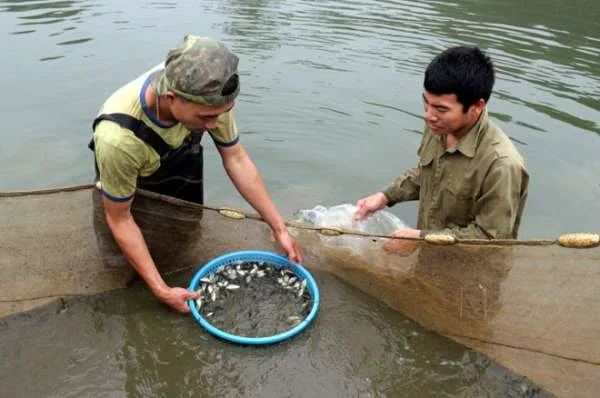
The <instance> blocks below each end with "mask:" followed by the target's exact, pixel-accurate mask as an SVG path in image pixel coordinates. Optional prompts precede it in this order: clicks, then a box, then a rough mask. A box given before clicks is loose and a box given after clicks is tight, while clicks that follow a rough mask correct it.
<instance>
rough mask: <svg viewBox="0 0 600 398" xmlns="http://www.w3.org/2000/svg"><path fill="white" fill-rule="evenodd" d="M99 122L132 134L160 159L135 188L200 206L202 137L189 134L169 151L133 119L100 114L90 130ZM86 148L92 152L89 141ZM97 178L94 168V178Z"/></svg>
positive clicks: (201, 192)
mask: <svg viewBox="0 0 600 398" xmlns="http://www.w3.org/2000/svg"><path fill="white" fill-rule="evenodd" d="M102 120H110V121H111V122H114V123H117V124H118V125H119V126H121V127H123V128H126V129H128V130H130V131H132V132H133V133H134V134H135V136H136V137H138V138H139V139H140V140H142V141H144V142H145V143H146V144H148V145H150V146H151V147H152V148H153V149H154V150H155V151H156V153H158V155H159V156H160V167H159V168H158V169H157V170H156V171H155V172H154V173H153V174H151V175H149V176H147V177H138V179H137V186H138V187H139V188H142V189H145V190H148V191H152V192H156V193H159V194H162V195H167V196H172V197H175V198H178V199H182V200H186V201H188V202H195V203H200V204H202V203H203V201H204V185H203V157H202V145H201V144H200V141H201V139H202V133H197V132H192V134H191V135H190V137H188V138H187V139H186V140H185V141H184V142H183V143H182V144H181V146H179V148H175V149H172V148H171V147H170V146H169V145H168V144H167V143H166V142H165V141H164V140H163V139H162V138H161V136H160V135H158V133H156V132H155V131H154V130H152V129H151V128H150V127H148V126H147V125H146V124H145V123H144V122H142V121H141V120H139V119H136V118H134V117H133V116H130V115H127V114H124V113H111V114H102V115H100V116H98V117H97V118H96V119H95V120H94V124H93V128H94V129H95V128H96V125H97V124H98V123H99V122H100V121H102ZM88 147H89V148H90V149H91V150H92V151H93V150H94V140H93V139H92V141H91V142H90V144H89V145H88ZM98 174H99V173H98V165H97V164H96V175H97V177H98Z"/></svg>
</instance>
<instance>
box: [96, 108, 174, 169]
mask: <svg viewBox="0 0 600 398" xmlns="http://www.w3.org/2000/svg"><path fill="white" fill-rule="evenodd" d="M102 120H110V121H111V122H113V123H117V124H118V125H119V126H121V127H123V128H126V129H128V130H131V131H132V132H133V133H134V134H135V136H136V137H138V138H139V139H140V140H142V141H144V142H145V143H146V144H148V145H150V146H151V147H152V148H153V149H154V150H155V151H156V153H158V156H160V157H161V158H162V157H163V156H164V155H165V154H167V153H168V152H169V151H170V150H171V147H170V146H169V145H168V144H167V143H166V142H165V141H164V140H163V139H162V138H161V136H160V135H158V133H157V132H156V131H154V130H152V129H151V128H150V127H148V125H146V123H144V122H142V121H141V120H139V119H136V118H134V117H133V116H130V115H127V114H125V113H110V114H102V115H100V116H98V117H97V118H96V119H94V124H93V125H92V130H94V129H95V128H96V125H97V124H98V123H100V122H101V121H102ZM88 148H90V149H91V150H92V151H93V150H94V139H93V138H92V140H91V141H90V143H89V145H88Z"/></svg>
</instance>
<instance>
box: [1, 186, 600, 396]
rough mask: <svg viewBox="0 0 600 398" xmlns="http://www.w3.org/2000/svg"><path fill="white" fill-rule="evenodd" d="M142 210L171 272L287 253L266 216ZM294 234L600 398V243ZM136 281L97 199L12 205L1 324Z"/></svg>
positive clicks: (352, 271)
mask: <svg viewBox="0 0 600 398" xmlns="http://www.w3.org/2000/svg"><path fill="white" fill-rule="evenodd" d="M133 211H134V217H135V219H136V221H137V223H138V224H139V225H140V227H141V229H142V231H143V233H144V237H145V238H146V241H147V242H148V244H149V247H150V251H151V253H152V255H153V258H154V259H155V261H156V263H157V264H158V267H159V269H160V270H161V272H164V273H168V272H171V271H174V270H177V269H180V268H182V267H189V268H197V267H198V266H200V265H202V264H204V263H206V262H208V261H209V260H211V259H214V258H216V257H218V256H221V255H223V254H226V253H230V252H232V251H238V250H266V251H275V252H278V251H279V247H278V246H277V245H276V243H275V242H274V240H273V239H272V236H271V231H270V229H269V228H268V226H267V225H266V224H265V223H264V222H263V221H262V220H260V219H259V218H258V217H255V216H252V215H245V214H243V213H240V212H236V211H232V210H227V209H215V208H211V207H203V206H199V205H195V204H191V203H186V202H182V201H178V200H174V199H170V198H165V197H161V196H159V195H155V194H151V193H144V192H140V193H139V194H138V195H137V196H136V198H135V200H134V207H133ZM224 215H226V217H225V216H224ZM288 225H289V229H290V232H291V233H292V235H294V237H295V238H296V239H297V241H298V242H299V243H300V245H301V246H302V249H303V254H304V258H305V262H304V265H305V266H306V267H308V268H313V269H319V270H324V271H328V272H331V273H332V274H335V275H336V276H337V277H339V278H341V279H343V280H344V281H346V282H348V283H349V284H352V285H354V286H356V287H358V288H360V289H361V290H363V291H365V292H367V293H369V294H370V295H372V296H374V297H376V298H377V299H379V300H381V301H382V302H385V303H386V304H388V305H389V306H390V307H392V308H394V309H396V310H398V311H401V312H403V313H404V314H405V315H407V316H408V317H410V318H412V319H414V320H415V321H417V322H419V323H420V324H421V325H423V326H425V327H427V328H429V329H431V330H434V331H436V332H438V333H440V334H442V335H445V336H448V337H450V338H452V339H454V340H455V341H458V342H460V343H462V344H465V345H467V346H469V347H472V348H474V349H476V350H478V351H480V352H482V353H484V354H487V355H488V356H490V357H491V358H492V359H495V360H496V361H498V362H499V363H501V364H502V365H504V366H506V367H507V368H509V369H511V370H513V371H515V372H517V373H520V374H523V375H525V376H527V377H529V378H530V379H531V380H533V381H534V382H536V383H538V384H539V385H540V386H542V387H543V388H545V389H547V390H549V391H551V392H553V393H555V394H557V395H559V396H578V397H582V396H595V395H596V392H597V391H598V390H600V342H599V341H598V336H599V335H600V312H599V311H597V306H598V302H599V299H600V248H599V247H598V236H597V235H590V236H588V237H575V238H564V237H561V239H557V240H555V241H554V240H544V241H541V240H540V241H512V240H503V241H478V240H461V241H452V240H445V239H434V238H435V237H428V238H426V240H409V239H392V238H390V237H389V236H383V235H375V234H368V233H360V232H351V231H344V230H341V231H340V230H339V229H336V228H328V227H326V226H315V225H306V224H298V223H292V222H289V223H288ZM438 238H439V237H438ZM563 238H564V239H563ZM577 242H579V243H577ZM565 246H568V247H565ZM578 247H579V248H578ZM583 247H586V248H583ZM133 275H134V273H133V271H132V268H131V267H130V266H129V265H128V264H127V262H126V260H125V259H124V258H123V257H122V255H121V254H120V251H119V249H118V247H117V246H116V244H115V242H114V240H113V238H112V236H111V234H110V232H109V231H108V228H107V226H106V223H105V221H104V215H103V211H102V207H101V204H100V199H99V193H98V192H97V191H96V190H95V189H94V188H92V187H90V186H86V187H75V188H71V189H62V190H56V191H46V192H37V193H13V194H0V284H1V286H2V289H1V291H0V316H4V315H7V314H10V313H16V312H21V311H25V310H28V309H31V308H35V307H36V306H39V305H42V304H45V303H48V302H49V301H52V300H56V299H57V298H59V297H68V296H73V295H81V294H90V293H96V292H101V291H106V290H109V289H114V288H118V287H124V286H126V285H127V283H128V282H129V280H130V279H131V278H132V277H133ZM240 290H241V288H240ZM255 293H256V292H255ZM258 298H260V295H259V297H258ZM217 302H219V301H218V300H217V301H215V303H217ZM240 309H243V308H242V307H241V306H240ZM213 312H215V314H216V311H213ZM292 312H293V311H292ZM283 313H285V315H287V316H292V315H288V313H287V310H286V311H284V312H283ZM236 316H238V315H236ZM281 322H282V321H281V320H279V321H277V322H274V324H278V325H279V323H281ZM223 327H227V325H223ZM248 329H251V328H248Z"/></svg>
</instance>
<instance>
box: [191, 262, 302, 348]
mask: <svg viewBox="0 0 600 398" xmlns="http://www.w3.org/2000/svg"><path fill="white" fill-rule="evenodd" d="M200 282H201V283H200V287H199V289H198V290H197V291H198V293H200V298H199V299H198V300H196V306H197V307H196V308H197V309H198V311H199V312H200V314H201V315H202V316H203V317H204V318H205V319H206V320H207V321H208V322H209V323H210V324H211V325H213V326H214V327H216V328H217V329H219V330H221V331H224V332H227V333H230V334H233V335H236V336H242V337H252V338H254V337H268V336H274V335H277V334H280V333H283V332H285V331H287V330H290V329H291V328H293V327H294V326H296V325H297V324H299V323H300V322H301V321H302V320H304V319H305V318H306V316H307V315H308V313H309V312H310V309H311V296H310V294H309V291H308V288H307V281H306V279H300V278H299V277H298V276H297V275H296V274H295V273H294V272H292V271H291V270H289V269H277V268H275V267H274V266H273V265H272V264H269V263H266V262H264V261H260V262H258V261H249V262H239V263H237V264H231V265H227V266H223V267H220V268H218V269H217V270H216V271H214V272H213V273H210V274H209V275H207V276H205V277H203V278H202V279H201V280H200Z"/></svg>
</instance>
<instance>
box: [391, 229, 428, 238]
mask: <svg viewBox="0 0 600 398" xmlns="http://www.w3.org/2000/svg"><path fill="white" fill-rule="evenodd" d="M420 235H421V230H420V229H414V228H399V229H397V230H395V231H394V233H393V234H392V236H394V237H396V238H418V237H419V236H420Z"/></svg>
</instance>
